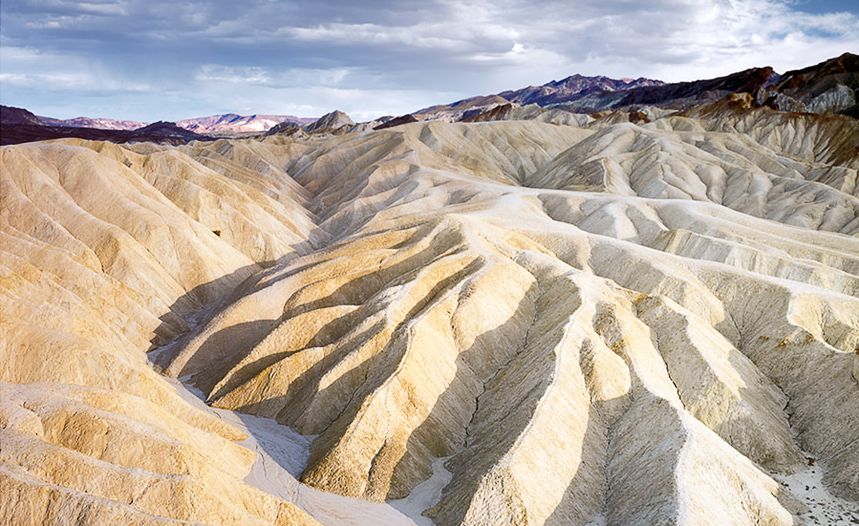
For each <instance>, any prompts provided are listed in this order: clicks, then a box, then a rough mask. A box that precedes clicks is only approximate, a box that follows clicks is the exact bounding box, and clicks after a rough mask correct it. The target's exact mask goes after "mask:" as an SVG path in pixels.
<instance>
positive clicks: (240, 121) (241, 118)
mask: <svg viewBox="0 0 859 526" xmlns="http://www.w3.org/2000/svg"><path fill="white" fill-rule="evenodd" d="M315 120H316V119H314V118H308V117H296V116H294V115H238V114H236V113H224V114H221V115H210V116H208V117H196V118H193V119H183V120H180V121H176V125H177V126H179V127H180V128H185V129H186V130H191V131H193V132H197V133H208V134H223V133H243V132H251V133H253V132H264V131H267V130H268V129H270V128H271V127H273V126H276V125H278V124H281V123H284V122H287V123H294V124H298V125H304V124H310V123H312V122H313V121H315Z"/></svg>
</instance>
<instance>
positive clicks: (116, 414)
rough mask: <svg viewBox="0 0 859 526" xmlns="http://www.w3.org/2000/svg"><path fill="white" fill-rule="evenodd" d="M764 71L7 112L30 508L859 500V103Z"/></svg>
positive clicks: (469, 510) (4, 309)
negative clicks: (768, 97)
mask: <svg viewBox="0 0 859 526" xmlns="http://www.w3.org/2000/svg"><path fill="white" fill-rule="evenodd" d="M752 106H753V105H752V104H751V101H750V99H749V97H748V96H746V97H743V96H733V97H731V98H730V99H728V100H722V101H719V102H716V103H712V104H709V105H707V106H703V107H697V108H695V109H692V110H689V111H685V112H674V113H670V112H658V111H656V110H653V111H652V112H651V115H650V116H649V117H648V118H647V119H644V120H640V119H635V120H636V122H630V115H631V114H629V113H626V112H620V111H619V112H613V113H607V114H605V115H602V116H600V117H599V118H597V119H594V118H591V117H588V118H584V116H582V117H583V118H576V119H572V118H568V119H565V120H564V122H561V123H558V122H543V121H542V120H541V119H537V118H531V119H529V120H512V119H511V120H495V121H490V122H467V123H466V122H453V123H451V122H442V121H431V122H411V123H407V124H403V125H400V126H391V127H387V128H385V129H379V130H372V129H369V128H365V129H362V130H356V131H354V132H349V133H315V134H304V133H302V134H295V135H286V134H272V135H269V136H266V137H262V138H257V139H219V140H216V141H211V142H191V143H189V144H187V145H181V146H169V145H158V144H153V143H128V144H123V145H118V144H113V143H109V142H96V141H87V140H82V139H73V138H67V139H59V140H55V141H45V142H35V143H26V144H19V145H13V146H4V147H3V148H2V150H0V184H2V201H1V203H2V212H0V255H2V257H0V338H2V342H1V343H0V380H2V384H0V389H2V391H0V445H2V447H0V485H2V490H0V509H2V513H0V517H2V518H1V519H0V520H2V523H3V524H5V525H10V526H11V525H42V524H46V525H48V524H49V525H60V524H62V525H66V524H75V525H82V526H94V525H103V524H129V525H156V524H157V525H164V524H177V525H178V524H218V525H272V524H276V525H302V524H307V525H310V524H328V525H341V524H347V525H348V524H353V525H368V524H369V525H373V524H383V525H386V524H396V525H408V524H419V525H430V524H436V525H458V524H465V525H499V526H501V525H510V524H515V525H542V524H548V525H592V526H598V525H624V526H627V525H667V524H680V525H735V526H742V525H773V526H775V525H792V524H797V525H798V524H857V523H859V504H857V503H859V184H857V169H859V150H857V145H859V124H857V121H856V120H855V119H852V118H850V117H846V116H840V115H831V114H829V115H816V114H808V113H788V112H782V111H777V110H774V109H770V108H766V107H759V108H754V107H752ZM555 111H560V110H555ZM648 111H650V110H648ZM508 113H509V112H508ZM569 115H572V114H569ZM508 118H509V117H508ZM544 120H547V119H544Z"/></svg>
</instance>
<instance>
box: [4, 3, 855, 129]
mask: <svg viewBox="0 0 859 526" xmlns="http://www.w3.org/2000/svg"><path fill="white" fill-rule="evenodd" d="M846 51H850V52H854V53H859V0H646V1H640V0H557V1H556V0H493V1H490V2H484V1H482V0H476V1H455V0H419V1H413V0H400V1H392V0H376V1H365V0H352V1H339V0H338V1H323V0H243V1H237V0H214V1H200V0H198V1H191V2H181V1H173V0H89V1H84V2H72V1H68V0H3V1H2V2H0V103H2V104H6V105H13V106H21V107H25V108H27V109H29V110H31V111H33V112H34V113H36V114H38V115H44V116H50V117H57V118H71V117H76V116H79V115H86V116H90V117H110V118H122V119H134V120H140V121H145V122H152V121H155V120H172V121H175V120H179V119H183V118H189V117H198V116H204V115H212V114H218V113H227V112H235V113H241V114H252V113H258V114H291V115H298V116H305V117H317V116H320V115H322V114H324V113H327V112H329V111H331V110H333V109H340V110H342V111H345V112H347V113H349V114H350V115H351V116H352V117H353V119H356V120H369V119H372V118H375V117H378V116H381V115H401V114H404V113H408V112H412V111H415V110H418V109H420V108H423V107H426V106H430V105H433V104H438V103H445V102H452V101H455V100H459V99H462V98H465V97H469V96H474V95H483V94H490V93H497V92H499V91H503V90H505V89H515V88H520V87H524V86H528V85H532V84H534V85H536V84H543V83H545V82H548V81H551V80H555V79H561V78H564V77H566V76H569V75H572V74H574V73H580V74H584V75H606V76H610V77H614V78H623V77H634V78H635V77H648V78H656V79H660V80H664V81H681V80H695V79H700V78H712V77H717V76H721V75H726V74H728V73H731V72H734V71H738V70H741V69H745V68H749V67H754V66H767V65H769V66H773V67H774V68H775V69H776V71H779V72H784V71H786V70H789V69H794V68H799V67H804V66H808V65H812V64H816V63H818V62H821V61H823V60H825V59H827V58H832V57H835V56H838V55H840V54H842V53H844V52H846Z"/></svg>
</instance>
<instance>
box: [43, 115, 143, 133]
mask: <svg viewBox="0 0 859 526" xmlns="http://www.w3.org/2000/svg"><path fill="white" fill-rule="evenodd" d="M39 120H40V121H41V122H42V124H44V125H46V126H61V127H66V128H97V129H99V130H136V129H137V128H142V127H143V126H146V123H145V122H139V121H123V120H117V119H104V118H100V117H95V118H93V117H75V118H73V119H54V118H52V117H42V116H39Z"/></svg>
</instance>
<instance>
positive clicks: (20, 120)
mask: <svg viewBox="0 0 859 526" xmlns="http://www.w3.org/2000/svg"><path fill="white" fill-rule="evenodd" d="M0 124H4V125H6V124H8V125H15V124H23V125H31V126H41V125H42V122H41V121H40V120H39V118H38V117H36V116H35V115H34V114H33V113H32V112H30V111H29V110H25V109H24V108H15V107H14V106H0Z"/></svg>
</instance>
